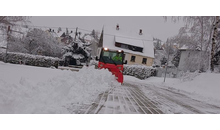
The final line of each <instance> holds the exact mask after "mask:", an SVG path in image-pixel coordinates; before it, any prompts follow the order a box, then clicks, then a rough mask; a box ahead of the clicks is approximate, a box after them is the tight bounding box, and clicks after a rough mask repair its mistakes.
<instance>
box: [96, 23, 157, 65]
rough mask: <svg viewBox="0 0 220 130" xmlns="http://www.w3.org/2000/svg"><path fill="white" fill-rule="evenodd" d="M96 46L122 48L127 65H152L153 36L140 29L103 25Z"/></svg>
mask: <svg viewBox="0 0 220 130" xmlns="http://www.w3.org/2000/svg"><path fill="white" fill-rule="evenodd" d="M98 47H107V48H109V49H113V50H123V51H124V54H125V55H124V59H125V60H127V64H128V65H132V64H138V65H146V66H152V64H153V61H154V45H153V37H151V36H150V35H148V34H147V33H146V32H144V31H143V30H142V29H140V30H132V31H130V30H126V29H123V28H120V27H119V25H117V26H116V27H104V28H103V30H102V34H101V37H100V41H99V45H98Z"/></svg>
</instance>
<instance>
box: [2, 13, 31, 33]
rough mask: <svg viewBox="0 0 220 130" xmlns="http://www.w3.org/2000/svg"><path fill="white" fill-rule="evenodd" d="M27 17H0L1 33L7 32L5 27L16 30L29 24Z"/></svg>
mask: <svg viewBox="0 0 220 130" xmlns="http://www.w3.org/2000/svg"><path fill="white" fill-rule="evenodd" d="M28 19H29V17H27V16H0V30H1V31H3V32H6V31H7V26H11V29H12V28H16V29H18V28H19V27H21V26H23V27H25V26H26V24H27V23H28V22H29V20H28Z"/></svg>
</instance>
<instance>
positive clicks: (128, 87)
mask: <svg viewBox="0 0 220 130" xmlns="http://www.w3.org/2000/svg"><path fill="white" fill-rule="evenodd" d="M81 113H86V114H162V113H182V114H193V113H196V114H202V113H210V114H212V113H220V106H216V105H211V104H208V103H205V102H202V101H198V100H195V99H192V98H190V97H188V96H187V95H184V94H183V93H178V92H176V91H172V90H170V89H166V88H159V87H155V86H153V85H149V84H148V85H146V84H145V85H144V84H141V83H138V84H137V83H134V82H133V83H132V82H125V83H124V84H123V85H122V86H119V87H115V88H112V90H110V91H106V92H105V93H102V94H100V95H99V96H98V98H97V99H96V101H95V102H94V103H93V104H92V105H90V106H88V109H87V110H86V109H84V111H81Z"/></svg>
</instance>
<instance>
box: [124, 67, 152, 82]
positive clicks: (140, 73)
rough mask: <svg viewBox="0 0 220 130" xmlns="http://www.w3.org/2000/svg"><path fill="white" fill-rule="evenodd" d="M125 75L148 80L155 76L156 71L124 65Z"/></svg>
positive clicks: (149, 68)
mask: <svg viewBox="0 0 220 130" xmlns="http://www.w3.org/2000/svg"><path fill="white" fill-rule="evenodd" d="M123 74H124V75H130V76H135V77H136V78H139V79H146V78H148V77H150V76H155V74H156V69H154V68H152V67H148V66H143V65H124V71H123Z"/></svg>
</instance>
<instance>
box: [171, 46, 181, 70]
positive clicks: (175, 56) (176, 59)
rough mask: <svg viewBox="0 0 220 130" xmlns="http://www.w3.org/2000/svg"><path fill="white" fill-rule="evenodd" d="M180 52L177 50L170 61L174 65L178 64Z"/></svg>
mask: <svg viewBox="0 0 220 130" xmlns="http://www.w3.org/2000/svg"><path fill="white" fill-rule="evenodd" d="M180 54H181V51H180V50H178V51H177V52H176V53H175V55H174V57H173V60H172V63H173V64H174V66H175V67H178V66H179V61H180Z"/></svg>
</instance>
